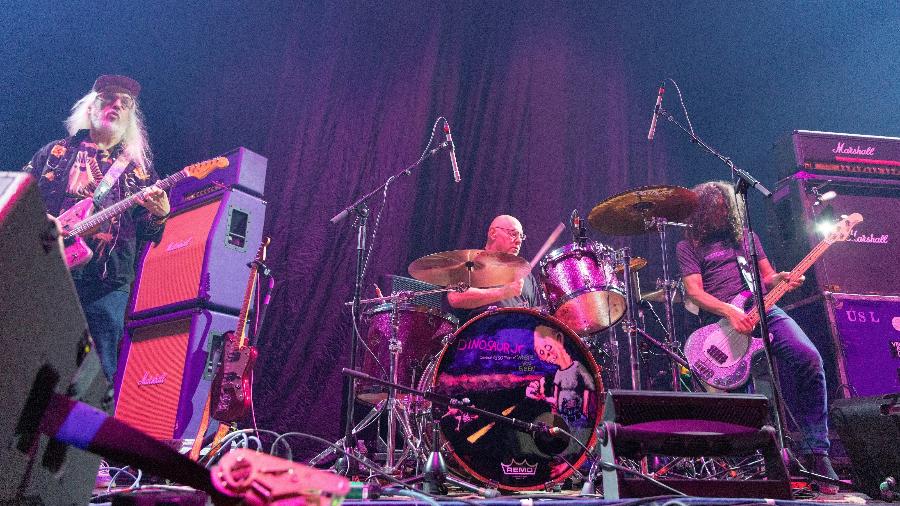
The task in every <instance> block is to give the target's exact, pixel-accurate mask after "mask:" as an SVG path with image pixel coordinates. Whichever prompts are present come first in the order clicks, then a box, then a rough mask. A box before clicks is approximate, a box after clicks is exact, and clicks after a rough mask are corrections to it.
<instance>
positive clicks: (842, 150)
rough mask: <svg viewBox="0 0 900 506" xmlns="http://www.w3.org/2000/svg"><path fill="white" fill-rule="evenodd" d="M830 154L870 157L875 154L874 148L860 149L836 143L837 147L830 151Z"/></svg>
mask: <svg viewBox="0 0 900 506" xmlns="http://www.w3.org/2000/svg"><path fill="white" fill-rule="evenodd" d="M831 152H832V153H834V154H836V155H865V156H872V155H874V154H875V147H874V146H869V147H867V148H866V149H863V148H861V147H860V146H856V147H855V148H853V147H846V146H844V143H843V142H838V143H837V147H835V148H834V149H832V150H831Z"/></svg>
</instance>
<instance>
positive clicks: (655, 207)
mask: <svg viewBox="0 0 900 506" xmlns="http://www.w3.org/2000/svg"><path fill="white" fill-rule="evenodd" d="M696 206H697V194H696V193H694V192H693V191H691V190H688V189H687V188H682V187H681V186H645V187H643V188H637V189H635V190H630V191H627V192H624V193H620V194H618V195H616V196H613V197H610V198H608V199H606V200H604V201H603V202H601V203H599V204H597V205H596V206H595V207H594V209H593V210H591V214H589V215H588V222H590V224H591V226H592V227H594V228H595V229H597V230H599V231H600V232H603V233H604V234H609V235H635V234H642V233H644V232H647V231H648V230H650V229H651V228H653V225H652V224H651V223H649V221H650V220H651V219H653V218H665V219H666V221H674V222H678V221H683V220H684V219H685V218H687V217H688V216H690V214H691V212H693V210H694V207H696Z"/></svg>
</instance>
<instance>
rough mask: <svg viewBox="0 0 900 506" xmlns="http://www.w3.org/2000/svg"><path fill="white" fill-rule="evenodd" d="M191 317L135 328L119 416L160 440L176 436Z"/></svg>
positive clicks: (124, 376)
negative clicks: (176, 421)
mask: <svg viewBox="0 0 900 506" xmlns="http://www.w3.org/2000/svg"><path fill="white" fill-rule="evenodd" d="M190 330H191V318H189V317H188V318H185V319H181V320H174V321H169V322H165V323H161V324H158V325H149V326H147V327H140V328H135V329H133V330H132V331H131V349H130V351H129V353H128V358H127V361H126V363H125V368H124V372H123V374H122V385H121V387H120V390H119V398H118V402H117V404H116V414H115V416H116V418H118V419H120V420H122V421H124V422H126V423H128V424H130V425H132V426H134V427H136V428H138V429H140V430H142V431H144V432H146V433H147V434H150V435H151V436H153V437H155V438H157V439H172V438H173V435H174V433H175V420H176V416H177V414H178V400H179V396H180V394H181V382H182V375H183V374H184V363H185V358H186V354H187V346H188V340H189V338H190Z"/></svg>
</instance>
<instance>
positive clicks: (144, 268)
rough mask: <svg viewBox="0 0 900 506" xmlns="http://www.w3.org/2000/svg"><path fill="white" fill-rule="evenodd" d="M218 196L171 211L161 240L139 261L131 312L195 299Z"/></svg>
mask: <svg viewBox="0 0 900 506" xmlns="http://www.w3.org/2000/svg"><path fill="white" fill-rule="evenodd" d="M220 204H221V198H219V199H213V200H211V201H209V202H207V203H205V204H203V205H202V206H198V207H195V208H192V209H188V210H186V211H183V212H181V213H178V214H176V215H173V216H172V217H171V218H169V220H168V221H167V222H166V229H165V231H164V232H163V236H162V240H161V241H160V243H159V245H158V246H155V247H151V248H150V249H149V250H148V251H147V255H146V256H145V257H144V262H143V263H142V264H141V275H140V278H139V279H140V282H139V283H138V288H137V291H136V293H135V296H134V306H133V309H132V311H134V312H135V313H137V312H140V311H144V310H148V309H155V308H158V307H161V306H168V305H170V304H177V303H180V302H185V301H189V300H193V299H196V298H197V296H198V294H199V292H200V282H201V279H200V277H201V275H202V271H203V261H204V257H205V255H206V241H207V240H208V239H209V235H210V234H211V233H212V232H213V221H214V220H215V218H216V213H217V212H218V211H219V206H220Z"/></svg>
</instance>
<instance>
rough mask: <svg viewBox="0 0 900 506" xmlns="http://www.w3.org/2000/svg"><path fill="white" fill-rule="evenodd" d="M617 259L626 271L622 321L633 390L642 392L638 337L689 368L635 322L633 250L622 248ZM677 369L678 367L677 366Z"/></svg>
mask: <svg viewBox="0 0 900 506" xmlns="http://www.w3.org/2000/svg"><path fill="white" fill-rule="evenodd" d="M616 256H617V258H618V259H619V260H620V261H622V263H623V265H622V268H623V269H624V271H623V274H624V276H625V280H626V281H625V309H626V311H625V318H623V319H622V329H623V330H624V331H625V332H626V334H628V353H629V362H630V364H629V365H630V366H631V388H632V389H633V390H641V366H640V357H639V353H638V351H639V350H638V343H637V336H638V334H640V336H641V337H643V338H644V339H646V340H647V341H649V342H650V343H651V344H653V345H655V346H656V347H658V348H659V349H661V350H662V351H663V352H665V354H666V355H668V356H669V359H670V360H672V362H673V363H675V364H680V365H682V366H684V367H688V363H687V361H686V360H685V359H684V358H682V357H681V355H679V354H678V353H676V352H675V351H673V350H672V348H670V347H669V345H668V343H663V342H660V341H658V340H656V339H655V338H654V337H653V336H651V335H650V334H648V333H647V332H646V331H645V330H644V329H642V328H640V326H638V324H637V321H636V320H635V316H636V311H635V307H636V306H637V303H636V302H635V300H634V289H635V287H633V286H631V285H632V283H631V279H632V278H631V266H630V263H631V249H630V248H627V247H626V248H622V249H621V250H619V251H618V252H617V253H616ZM676 367H677V366H676Z"/></svg>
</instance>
